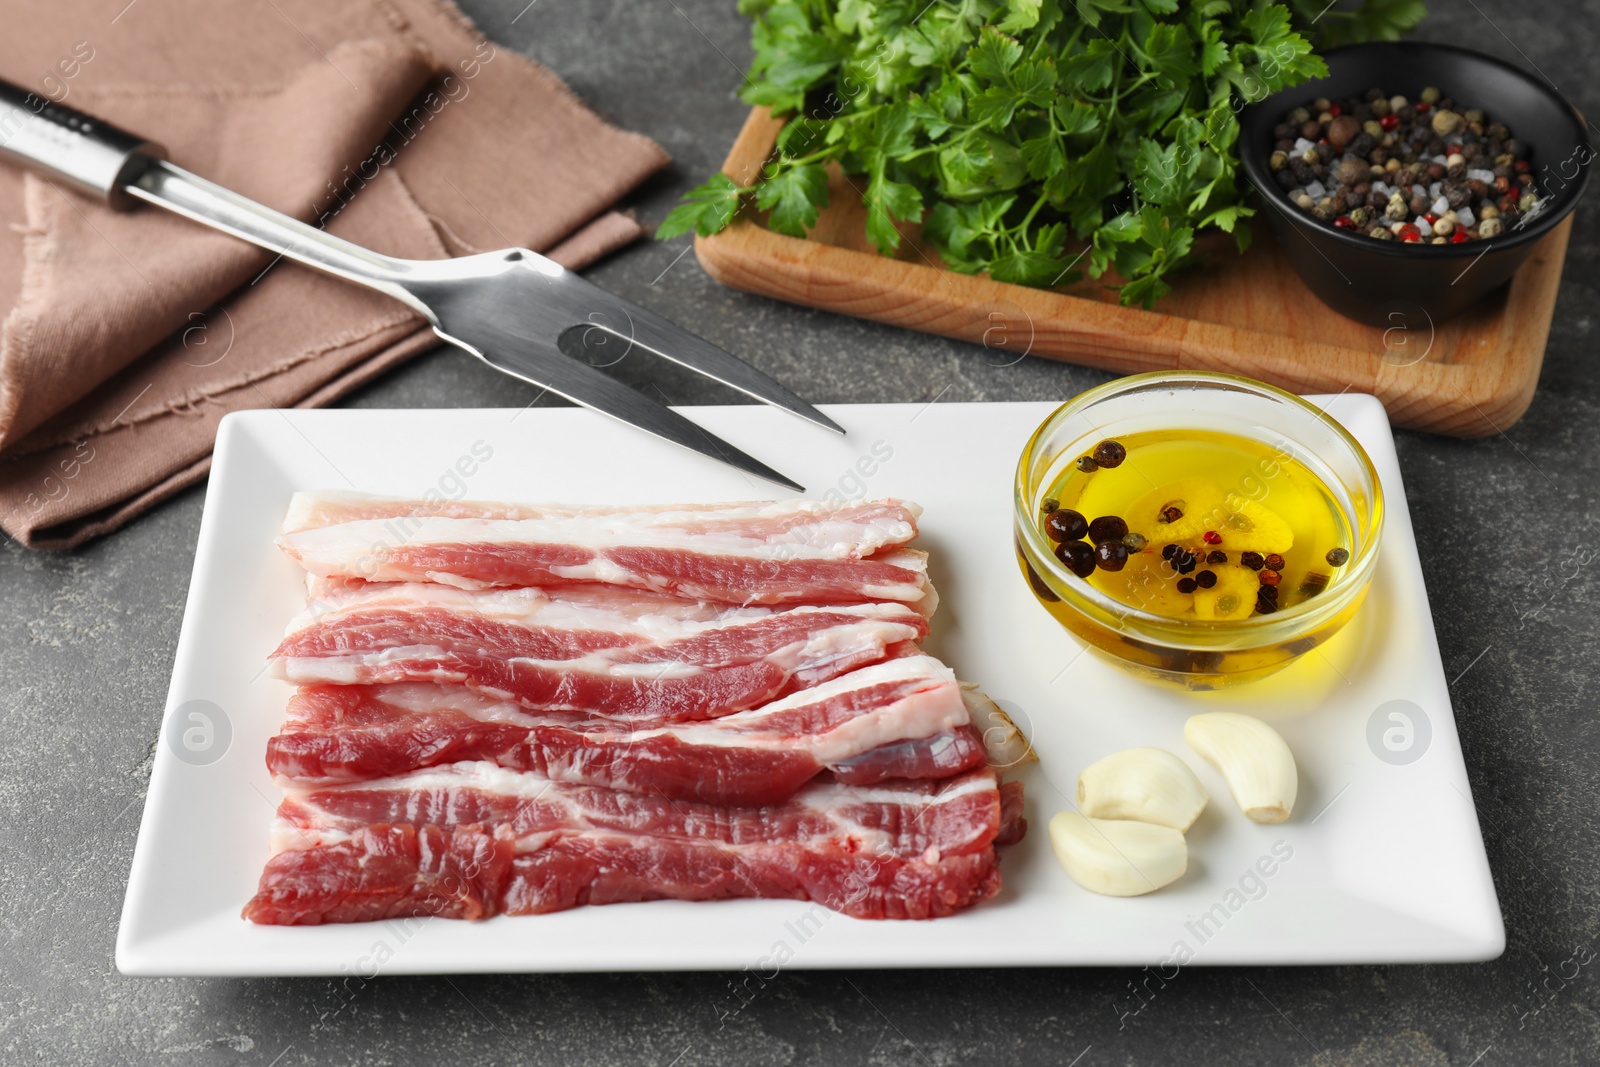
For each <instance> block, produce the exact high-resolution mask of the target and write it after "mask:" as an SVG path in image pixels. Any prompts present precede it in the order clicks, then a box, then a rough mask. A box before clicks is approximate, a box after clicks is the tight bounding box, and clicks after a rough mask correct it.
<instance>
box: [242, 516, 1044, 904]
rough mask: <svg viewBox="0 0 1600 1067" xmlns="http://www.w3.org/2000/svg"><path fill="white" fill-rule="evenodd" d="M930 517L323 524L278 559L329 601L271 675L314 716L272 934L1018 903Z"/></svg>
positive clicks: (306, 725)
mask: <svg viewBox="0 0 1600 1067" xmlns="http://www.w3.org/2000/svg"><path fill="white" fill-rule="evenodd" d="M920 515H921V509H920V508H919V507H917V506H916V505H915V504H909V503H904V502H900V501H895V500H880V501H863V502H854V503H845V502H839V503H826V502H821V501H804V500H800V501H790V502H785V503H771V502H744V503H733V504H707V505H662V506H645V507H638V506H615V507H590V506H567V505H542V504H540V505H522V504H483V503H470V502H452V501H444V500H439V501H412V500H395V499H388V498H382V497H370V496H362V495H357V494H344V493H300V494H296V496H295V498H294V500H293V503H292V506H291V507H290V510H289V514H288V516H287V518H286V520H285V522H284V527H283V533H282V537H281V538H280V542H279V543H280V545H281V547H282V548H283V550H284V551H285V552H286V553H287V554H288V555H290V556H291V557H292V558H294V559H295V560H297V561H298V562H299V563H300V564H301V565H302V566H303V567H304V569H305V570H306V572H307V588H308V593H309V595H310V601H309V605H308V608H307V610H306V612H304V613H303V614H302V615H301V616H300V617H298V618H297V619H295V620H294V622H293V623H291V625H290V626H289V628H288V632H287V634H286V635H285V637H284V639H283V642H282V643H281V644H280V645H279V647H278V648H277V649H276V650H275V651H274V653H273V657H272V666H273V668H274V669H275V671H276V672H277V674H278V676H279V677H281V678H283V679H286V680H288V681H291V682H294V683H296V684H298V685H300V686H301V688H300V689H299V690H298V692H297V693H296V695H295V696H294V697H293V698H292V700H291V703H290V708H289V717H288V722H287V723H286V724H285V725H284V727H283V729H282V731H281V732H280V733H279V734H278V735H277V736H276V737H274V738H273V739H272V740H271V742H270V743H269V747H268V753H267V759H268V766H269V768H270V769H271V770H272V772H273V773H274V775H275V777H276V779H277V781H278V783H279V784H280V785H281V786H282V787H283V788H284V790H285V797H284V800H283V802H282V804H281V805H280V807H279V809H278V817H277V821H276V822H275V824H274V829H273V833H272V847H273V854H272V857H271V859H270V860H269V861H268V863H267V866H266V869H265V871H264V873H263V874H262V877H261V881H260V886H259V890H258V892H257V894H256V896H255V897H254V898H253V899H252V900H251V901H250V903H249V904H248V905H247V906H246V908H245V911H244V914H245V916H246V917H247V918H248V919H250V920H251V921H253V922H257V923H269V924H285V925H306V924H317V923H325V922H355V921H364V920H372V919H384V918H392V917H398V916H412V915H440V916H450V917H458V918H467V919H480V918H487V917H489V916H493V915H527V914H536V913H541V912H549V911H557V910H561V909H563V908H571V907H574V906H577V905H581V904H609V903H620V902H626V901H643V900H655V899H662V898H672V899H680V900H713V899H722V898H729V897H776V898H797V899H809V900H814V901H817V902H819V903H822V904H824V905H826V906H828V907H830V908H834V909H836V910H838V911H841V912H843V913H845V914H848V915H852V916H857V917H860V918H873V919H889V918H892V919H913V918H938V917H941V916H946V915H949V914H952V913H953V912H956V911H959V910H960V909H962V908H965V907H968V906H971V905H973V904H976V903H978V902H981V901H983V900H987V899H989V898H991V897H992V896H994V895H995V893H997V892H998V891H999V887H1000V872H999V867H998V859H997V856H996V852H995V849H996V846H999V845H1005V844H1009V843H1011V842H1013V841H1015V840H1017V839H1019V838H1020V837H1021V836H1022V834H1023V832H1024V829H1025V826H1026V823H1025V821H1024V819H1023V817H1022V792H1021V786H1020V785H1018V784H1016V783H1004V784H1002V783H1001V782H1000V781H999V780H998V777H997V774H996V772H995V770H994V769H993V768H994V766H995V765H996V764H997V763H998V762H1000V761H999V760H997V759H996V757H995V756H994V754H993V753H991V752H988V751H986V743H987V742H988V741H989V739H990V735H991V734H994V733H995V732H996V728H995V727H994V726H993V724H992V723H991V724H988V725H987V726H985V728H984V729H983V732H982V734H981V735H980V729H979V728H978V726H976V725H975V721H974V719H973V715H974V712H973V711H972V704H971V694H967V695H966V699H964V698H963V694H962V692H961V689H960V687H959V686H958V685H957V683H956V681H955V678H954V676H953V674H952V673H951V672H950V670H949V669H948V668H946V667H945V666H944V665H943V664H941V663H939V662H938V661H937V660H936V659H934V658H932V657H930V656H926V655H923V654H922V653H921V652H920V650H919V647H918V646H919V644H920V642H921V641H922V639H923V638H924V637H925V636H926V635H927V633H928V628H929V616H931V615H932V614H933V610H934V607H935V605H936V604H937V596H936V594H935V593H934V590H933V586H932V585H931V584H930V582H929V581H928V573H927V571H928V557H927V554H926V553H924V552H922V551H919V550H918V549H915V548H912V547H909V542H910V541H911V540H912V539H913V538H914V537H915V536H916V535H917V519H918V517H919V516H920ZM992 717H993V716H992V715H991V716H990V718H992ZM986 722H987V720H986ZM1011 741H1012V748H1015V747H1016V744H1015V742H1016V739H1015V738H1012V739H1011ZM1022 744H1023V750H1024V751H1025V747H1026V746H1025V741H1024V742H1023V743H1022ZM1003 754H1004V755H1005V756H1006V758H1007V759H1008V760H1009V759H1012V758H1014V757H1016V753H1015V752H1012V751H1010V750H1007V752H1006V753H1003Z"/></svg>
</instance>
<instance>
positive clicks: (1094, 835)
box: [1050, 811, 1189, 897]
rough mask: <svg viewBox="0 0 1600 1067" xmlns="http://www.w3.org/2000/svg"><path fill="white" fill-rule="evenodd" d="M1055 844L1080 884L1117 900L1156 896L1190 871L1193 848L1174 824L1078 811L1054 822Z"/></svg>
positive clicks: (1055, 847)
mask: <svg viewBox="0 0 1600 1067" xmlns="http://www.w3.org/2000/svg"><path fill="white" fill-rule="evenodd" d="M1050 846H1051V847H1052V848H1053V849H1054V850H1055V854H1056V859H1058V860H1060V861H1061V866H1062V867H1063V868H1065V869H1066V872H1067V873H1068V874H1069V875H1071V876H1072V880H1073V881H1074V882H1077V883H1078V884H1079V885H1081V886H1083V888H1085V889H1087V890H1089V891H1090V892H1093V893H1103V894H1105V895H1106V896H1111V897H1136V896H1140V895H1142V894H1145V893H1153V892H1155V891H1156V890H1157V889H1160V888H1161V887H1162V886H1164V885H1171V884H1172V883H1173V882H1176V881H1177V880H1178V879H1179V878H1182V877H1183V872H1184V871H1185V870H1187V869H1188V867H1189V846H1188V845H1187V844H1186V843H1185V842H1184V840H1183V835H1182V834H1181V833H1179V832H1178V831H1176V830H1174V829H1172V827H1170V826H1156V825H1155V824H1153V823H1147V822H1130V821H1127V820H1122V819H1091V818H1089V817H1088V816H1086V815H1080V814H1078V813H1077V812H1075V811H1063V812H1062V813H1061V814H1059V815H1057V816H1056V817H1055V818H1053V819H1051V820H1050Z"/></svg>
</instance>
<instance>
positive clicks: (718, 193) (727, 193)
mask: <svg viewBox="0 0 1600 1067" xmlns="http://www.w3.org/2000/svg"><path fill="white" fill-rule="evenodd" d="M744 192H745V190H743V189H741V188H739V187H738V186H737V185H735V184H734V183H733V179H732V178H730V177H728V176H727V175H726V174H713V175H712V176H711V178H710V180H708V181H707V182H706V183H705V184H704V185H700V186H697V187H695V188H694V189H691V190H689V192H687V193H685V194H684V198H683V203H681V204H679V205H678V206H677V207H675V208H673V209H672V210H671V211H670V212H668V214H667V217H666V218H665V219H662V220H661V225H660V226H657V227H656V238H657V239H658V240H661V241H670V240H671V239H672V238H674V237H677V236H679V235H680V234H685V233H688V232H689V231H690V230H693V231H694V232H695V233H698V234H699V235H700V236H701V237H710V236H711V235H712V234H714V233H716V232H717V231H719V230H722V229H725V228H726V227H727V225H728V223H730V222H732V221H733V217H734V216H735V215H737V214H738V213H739V202H740V197H741V196H742V195H743V194H744Z"/></svg>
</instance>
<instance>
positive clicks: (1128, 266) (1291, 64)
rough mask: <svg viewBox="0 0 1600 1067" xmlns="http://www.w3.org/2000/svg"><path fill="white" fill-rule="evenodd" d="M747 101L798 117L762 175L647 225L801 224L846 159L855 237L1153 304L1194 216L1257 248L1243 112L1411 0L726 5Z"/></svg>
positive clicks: (809, 221) (706, 229) (702, 193)
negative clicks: (746, 210) (741, 215)
mask: <svg viewBox="0 0 1600 1067" xmlns="http://www.w3.org/2000/svg"><path fill="white" fill-rule="evenodd" d="M739 10H740V11H741V12H743V13H744V14H746V15H748V16H749V17H750V18H751V19H752V20H753V22H754V27H753V30H752V41H753V43H754V46H755V62H754V63H753V64H752V66H751V68H750V74H749V78H748V79H747V81H746V84H745V85H744V86H743V88H742V89H741V90H740V95H741V96H742V97H743V98H744V99H745V100H746V101H748V102H750V103H752V104H765V105H767V106H768V107H770V108H772V109H773V111H774V113H776V114H778V115H788V116H791V121H790V122H789V124H788V125H787V126H786V127H785V128H784V130H783V132H782V133H780V135H779V138H778V143H777V151H776V152H775V154H774V156H773V158H772V159H771V160H769V161H768V163H767V165H766V167H765V168H764V169H763V171H762V175H761V178H760V180H758V181H757V182H756V183H755V184H754V185H753V186H751V187H749V188H742V187H740V186H739V185H737V184H735V183H734V182H733V181H732V180H731V179H729V178H727V177H725V176H723V175H720V174H719V175H716V176H714V177H712V178H711V180H710V181H708V182H706V183H705V184H704V185H701V186H699V187H698V188H696V189H693V190H691V191H690V192H689V193H688V194H686V196H685V197H684V199H683V201H682V202H681V203H680V204H679V205H678V206H677V207H676V208H674V209H673V210H672V212H671V213H670V214H669V215H668V216H667V217H666V219H665V220H664V221H663V222H662V224H661V226H660V227H659V229H658V230H657V235H658V236H660V237H663V238H667V237H673V236H677V235H679V234H683V233H687V232H689V231H690V230H693V231H694V232H696V233H700V234H711V233H715V232H717V231H718V230H720V229H722V228H724V227H725V226H727V225H728V224H729V223H731V222H732V221H733V219H734V218H735V216H736V215H737V214H738V212H739V209H740V207H741V206H742V205H743V204H744V203H745V202H746V199H747V196H748V199H749V200H751V201H753V202H754V205H755V206H756V207H758V208H760V209H761V210H763V211H766V212H768V225H769V226H770V228H771V229H773V230H774V231H776V232H778V233H786V234H794V235H803V234H804V233H806V232H807V231H808V230H810V229H811V228H812V227H814V226H815V225H816V223H817V218H818V215H819V213H820V212H821V211H822V209H824V208H825V207H826V206H827V205H828V179H827V175H828V171H827V169H826V167H827V165H828V164H829V163H830V162H832V163H835V164H837V165H838V166H839V167H840V168H842V169H843V171H844V172H845V174H846V175H847V176H849V178H850V181H851V183H852V185H854V186H855V187H856V189H857V190H858V191H859V194H860V196H861V199H862V200H863V202H864V203H865V205H866V208H867V212H866V231H867V237H868V239H869V240H870V241H871V243H872V244H873V246H874V247H876V248H877V249H878V250H879V251H880V252H882V253H884V254H886V255H893V254H894V253H895V252H896V251H897V250H898V249H899V248H900V247H901V245H902V242H903V239H902V236H901V227H902V226H905V225H909V224H915V223H918V222H921V223H922V224H923V230H922V233H923V237H924V238H925V239H926V240H927V241H929V242H930V243H931V244H932V245H933V246H934V247H935V248H937V249H938V250H939V253H940V254H941V255H942V256H943V257H944V260H945V262H946V263H947V264H948V265H949V266H950V267H951V269H953V270H957V271H963V272H967V273H981V272H985V271H987V272H988V274H989V275H990V276H991V277H993V278H996V279H998V280H1001V281H1007V282H1012V283H1015V284H1019V285H1031V286H1054V285H1061V284H1065V283H1067V282H1069V281H1070V280H1071V279H1072V278H1074V277H1076V271H1077V268H1078V265H1079V264H1080V263H1081V264H1082V269H1083V271H1084V272H1086V273H1087V274H1088V275H1089V276H1090V277H1093V278H1099V277H1102V276H1105V275H1107V274H1108V273H1109V272H1112V271H1114V272H1115V274H1116V276H1117V277H1118V278H1119V279H1120V281H1121V285H1120V292H1119V296H1120V298H1121V300H1122V302H1123V303H1124V304H1131V305H1143V306H1149V305H1150V304H1151V302H1153V301H1155V300H1158V299H1159V298H1160V297H1161V296H1162V295H1163V294H1165V293H1166V292H1168V290H1169V288H1170V283H1169V281H1168V280H1167V279H1168V278H1169V276H1170V275H1171V274H1172V272H1174V271H1177V270H1180V269H1182V268H1183V267H1184V266H1186V265H1188V264H1190V263H1192V262H1193V261H1194V259H1195V254H1194V248H1195V241H1196V239H1197V237H1198V236H1199V235H1200V234H1201V233H1202V232H1205V231H1210V232H1221V233H1229V234H1232V236H1233V238H1234V240H1235V242H1236V243H1237V244H1238V247H1239V248H1240V249H1241V250H1243V249H1245V248H1246V247H1248V246H1249V243H1250V217H1251V216H1252V215H1253V214H1254V210H1255V209H1254V208H1253V207H1251V206H1250V200H1249V196H1248V194H1247V187H1246V183H1245V181H1244V179H1243V177H1242V176H1241V174H1240V165H1239V143H1238V142H1239V123H1238V118H1237V108H1238V107H1239V105H1240V104H1241V103H1242V102H1244V101H1247V100H1256V99H1260V97H1261V96H1262V95H1264V94H1266V93H1271V92H1276V91H1278V90H1280V89H1284V88H1288V87H1292V86H1295V85H1299V84H1301V83H1303V82H1305V81H1307V80H1308V79H1311V78H1315V77H1318V76H1321V75H1323V74H1325V73H1326V72H1327V67H1326V64H1324V63H1323V61H1322V59H1321V57H1320V56H1319V55H1318V54H1317V51H1316V49H1318V48H1322V47H1332V46H1334V45H1339V44H1346V43H1350V42H1353V41H1361V40H1394V39H1396V38H1398V37H1399V36H1401V35H1402V34H1404V33H1406V32H1408V31H1409V30H1411V29H1412V28H1413V27H1414V26H1415V25H1416V24H1417V23H1418V22H1419V21H1420V20H1421V19H1422V17H1423V15H1424V14H1425V13H1426V9H1425V8H1424V0H1335V2H1334V4H1333V6H1332V7H1329V6H1328V4H1327V0H1187V2H1185V0H739Z"/></svg>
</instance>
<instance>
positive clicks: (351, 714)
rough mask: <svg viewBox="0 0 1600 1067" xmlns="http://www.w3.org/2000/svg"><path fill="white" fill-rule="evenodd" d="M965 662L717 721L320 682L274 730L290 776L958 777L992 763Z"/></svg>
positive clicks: (302, 780) (676, 794) (762, 797)
mask: <svg viewBox="0 0 1600 1067" xmlns="http://www.w3.org/2000/svg"><path fill="white" fill-rule="evenodd" d="M969 722H970V716H969V714H968V710H967V707H966V704H965V703H964V702H963V700H962V694H961V689H960V687H959V686H958V685H957V684H956V680H955V675H954V674H953V673H952V672H951V670H950V669H949V668H948V667H946V666H944V665H943V664H942V663H940V662H939V661H938V660H936V659H934V658H933V657H931V656H906V657H902V658H898V659H893V660H889V661H888V662H885V663H878V664H875V665H873V666H870V667H864V668H862V669H861V670H858V671H853V672H851V673H850V674H846V675H844V676H842V677H839V678H835V679H833V680H831V681H828V682H824V683H822V684H821V685H818V686H816V687H814V688H811V689H806V690H802V691H801V692H799V693H795V694H793V695H791V696H788V697H785V698H783V699H782V700H778V701H775V702H773V703H770V704H766V705H763V706H762V707H759V708H754V709H752V710H750V711H743V712H738V713H736V714H733V715H727V716H724V717H722V718H719V719H713V720H710V721H707V722H693V723H686V724H682V725H678V726H666V727H655V728H646V729H630V728H629V726H628V724H625V723H619V722H616V721H614V720H594V719H582V718H577V717H574V716H571V715H555V714H550V713H544V714H529V713H528V712H526V711H524V710H523V709H521V708H520V707H519V706H517V705H515V704H511V703H507V702H505V701H497V700H493V699H490V698H487V697H484V696H481V695H478V694H476V693H473V692H471V691H470V690H467V689H465V688H463V687H461V686H439V685H390V686H314V687H311V688H307V689H302V690H301V691H300V692H299V693H298V694H297V695H296V696H295V697H294V699H293V700H292V701H291V702H290V704H289V722H288V723H287V724H286V726H285V727H284V732H283V733H281V734H279V735H278V736H277V737H274V738H273V739H272V740H271V741H269V742H268V743H267V767H268V769H269V770H271V771H272V773H273V774H274V775H276V776H277V777H278V778H279V780H280V784H283V785H285V786H287V787H304V786H306V785H310V784H324V783H330V782H341V781H359V780H362V779H371V778H385V777H389V776H393V775H397V774H403V773H405V772H407V771H413V770H420V769H422V768H426V767H435V766H442V765H445V764H451V763H459V762H462V761H469V760H472V761H476V760H484V761H488V762H491V763H494V764H496V765H498V766H500V767H504V768H508V769H510V770H519V771H535V772H537V773H539V774H541V775H543V776H545V777H547V778H550V779H551V780H553V781H560V782H567V783H575V784H585V785H600V786H607V787H609V788H612V789H623V790H628V791H631V792H636V793H650V794H654V795H659V796H665V797H671V798H674V799H680V800H699V801H705V802H708V803H715V804H775V803H780V802H782V801H785V800H788V799H789V798H790V797H792V796H793V795H794V794H795V793H796V792H797V791H799V789H800V788H801V787H802V786H804V785H805V784H806V783H807V782H808V781H810V780H811V779H812V778H815V777H816V776H817V775H818V774H819V773H821V772H822V771H823V770H832V771H833V772H834V773H835V776H836V777H837V778H838V779H839V780H841V781H845V782H849V783H852V784H856V785H869V784H872V783H876V782H880V781H882V780H884V779H886V778H945V777H949V776H951V775H954V774H959V773H960V772H962V771H966V770H970V769H972V768H973V767H977V766H981V765H982V764H983V763H984V759H985V754H984V747H983V742H982V740H981V739H980V738H979V737H978V736H977V733H976V731H975V730H973V728H972V727H971V726H970V725H969Z"/></svg>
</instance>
